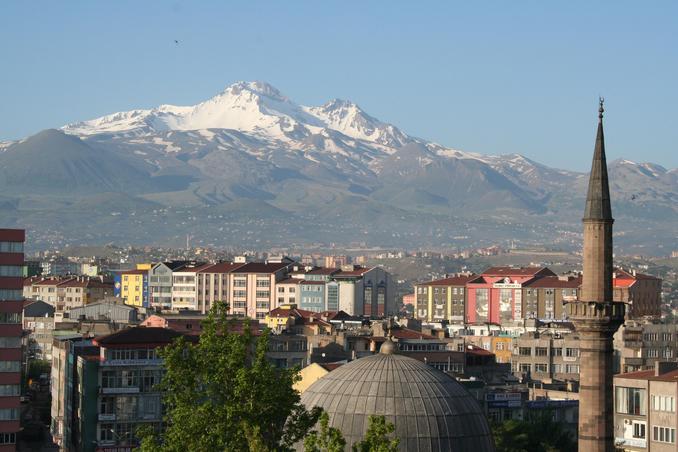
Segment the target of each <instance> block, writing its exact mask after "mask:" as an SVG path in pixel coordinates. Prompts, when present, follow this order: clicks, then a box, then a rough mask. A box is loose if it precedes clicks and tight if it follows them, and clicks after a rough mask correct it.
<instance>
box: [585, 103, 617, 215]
mask: <svg viewBox="0 0 678 452" xmlns="http://www.w3.org/2000/svg"><path fill="white" fill-rule="evenodd" d="M603 102H605V99H603V98H602V97H601V98H600V107H599V108H598V133H597V134H596V145H595V148H594V151H593V162H592V163H591V176H590V178H589V191H588V193H587V194H586V209H585V210H584V220H612V208H611V207H610V186H609V183H608V179H607V161H606V160H605V135H604V133H603V112H604V111H605V109H604V108H603Z"/></svg>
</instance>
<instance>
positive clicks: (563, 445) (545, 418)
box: [492, 411, 577, 452]
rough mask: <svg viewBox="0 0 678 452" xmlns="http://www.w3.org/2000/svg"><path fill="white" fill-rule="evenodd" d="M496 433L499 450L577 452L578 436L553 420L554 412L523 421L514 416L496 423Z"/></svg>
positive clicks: (511, 451) (494, 429) (496, 445)
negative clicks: (576, 437)
mask: <svg viewBox="0 0 678 452" xmlns="http://www.w3.org/2000/svg"><path fill="white" fill-rule="evenodd" d="M492 434H493V436H494V443H495V447H496V450H497V452H531V451H535V450H539V451H544V452H573V451H576V450H577V442H576V439H575V438H574V436H573V435H572V434H571V433H570V432H568V431H567V430H565V429H564V428H563V425H562V424H560V423H557V422H554V421H553V416H552V413H551V412H548V411H546V412H543V413H539V414H537V415H534V416H531V417H530V418H529V419H527V420H524V421H521V420H515V419H511V420H508V421H505V422H503V423H498V424H495V425H493V427H492Z"/></svg>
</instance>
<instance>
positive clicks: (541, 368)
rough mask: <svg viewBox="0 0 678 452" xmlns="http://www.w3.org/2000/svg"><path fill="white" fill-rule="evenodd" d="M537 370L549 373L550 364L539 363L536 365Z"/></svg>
mask: <svg viewBox="0 0 678 452" xmlns="http://www.w3.org/2000/svg"><path fill="white" fill-rule="evenodd" d="M534 371H535V372H541V373H547V372H548V371H549V365H548V364H543V363H537V364H535V365H534Z"/></svg>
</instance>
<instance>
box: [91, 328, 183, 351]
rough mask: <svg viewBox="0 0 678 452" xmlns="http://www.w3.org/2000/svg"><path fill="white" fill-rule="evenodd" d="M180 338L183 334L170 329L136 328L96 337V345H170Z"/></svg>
mask: <svg viewBox="0 0 678 452" xmlns="http://www.w3.org/2000/svg"><path fill="white" fill-rule="evenodd" d="M179 336H182V334H181V333H178V332H176V331H174V330H170V329H168V328H156V327H134V328H127V329H124V330H121V331H118V332H116V333H113V334H109V335H107V336H99V337H95V338H94V343H95V345H99V346H102V347H108V346H111V345H131V344H149V345H150V344H169V343H171V342H172V341H173V340H174V339H175V338H177V337H179Z"/></svg>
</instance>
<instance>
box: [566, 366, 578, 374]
mask: <svg viewBox="0 0 678 452" xmlns="http://www.w3.org/2000/svg"><path fill="white" fill-rule="evenodd" d="M565 373H566V374H578V373H579V365H578V364H565Z"/></svg>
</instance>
